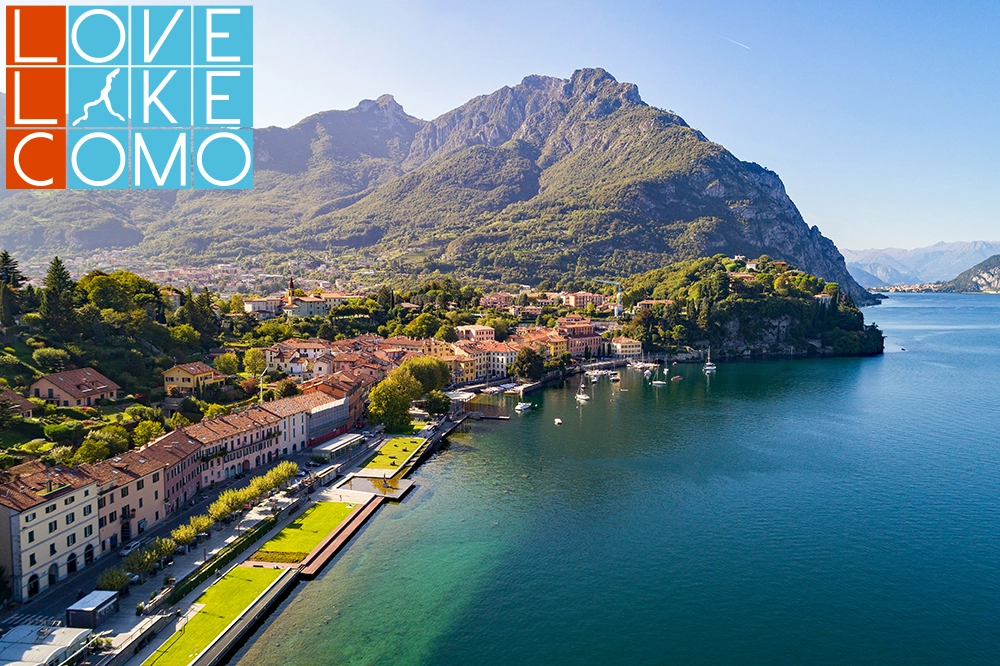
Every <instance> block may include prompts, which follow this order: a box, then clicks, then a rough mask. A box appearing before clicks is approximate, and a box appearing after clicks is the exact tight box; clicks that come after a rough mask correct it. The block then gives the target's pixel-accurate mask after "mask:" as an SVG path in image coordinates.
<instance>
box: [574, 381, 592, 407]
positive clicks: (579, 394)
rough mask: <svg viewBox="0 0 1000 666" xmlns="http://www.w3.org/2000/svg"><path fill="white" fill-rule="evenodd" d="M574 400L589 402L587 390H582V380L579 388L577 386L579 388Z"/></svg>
mask: <svg viewBox="0 0 1000 666" xmlns="http://www.w3.org/2000/svg"><path fill="white" fill-rule="evenodd" d="M576 401H577V402H590V396H589V395H587V392H586V391H584V390H583V382H582V381H581V382H580V388H579V390H577V392H576Z"/></svg>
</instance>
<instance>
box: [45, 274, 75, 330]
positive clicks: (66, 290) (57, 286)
mask: <svg viewBox="0 0 1000 666" xmlns="http://www.w3.org/2000/svg"><path fill="white" fill-rule="evenodd" d="M43 284H44V285H45V290H44V291H43V292H42V305H41V308H40V309H39V314H40V315H41V316H42V325H43V326H44V327H45V328H46V329H48V330H50V331H52V332H54V333H56V334H58V335H60V336H62V337H64V338H71V337H73V335H74V334H75V332H76V310H74V309H73V290H74V289H76V284H75V283H74V282H73V278H71V277H70V275H69V271H68V270H66V266H65V265H64V264H63V262H62V260H61V259H59V257H55V258H54V259H53V260H52V263H50V264H49V270H48V272H47V273H46V274H45V281H44V283H43Z"/></svg>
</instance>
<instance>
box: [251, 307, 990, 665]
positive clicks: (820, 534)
mask: <svg viewBox="0 0 1000 666" xmlns="http://www.w3.org/2000/svg"><path fill="white" fill-rule="evenodd" d="M865 316H866V318H867V319H868V320H869V321H876V322H877V323H878V324H879V325H880V326H881V327H882V328H883V330H885V332H886V334H887V336H888V340H887V353H886V354H885V355H884V356H882V357H879V358H870V359H831V360H816V361H789V362H772V363H727V364H720V367H719V371H718V374H716V375H715V376H714V377H712V378H711V380H710V381H709V380H708V379H706V378H705V377H704V375H702V374H701V373H700V372H699V368H697V367H695V366H676V367H675V368H674V371H675V372H679V373H680V374H682V375H683V376H684V380H683V381H680V382H671V383H670V385H669V386H667V387H664V388H660V389H654V388H652V387H650V386H648V385H646V384H644V382H643V381H642V378H641V376H640V375H639V374H638V373H636V372H631V371H630V372H628V373H625V378H624V380H623V381H622V383H621V385H620V386H621V387H622V388H625V389H628V390H627V391H623V390H621V389H618V388H614V387H613V385H612V384H610V383H609V382H608V381H607V380H602V381H601V382H599V383H598V385H597V387H596V388H595V390H594V400H593V401H592V402H591V403H590V404H587V405H584V406H583V407H582V408H580V407H578V406H577V405H576V402H575V401H574V399H573V392H574V390H575V388H576V385H575V383H573V384H572V385H570V386H567V388H565V389H554V390H550V391H547V392H545V393H544V394H542V395H538V396H536V397H534V398H533V401H534V402H535V403H536V404H537V408H536V409H535V410H533V411H532V412H530V413H528V414H527V415H525V416H522V417H516V416H515V417H512V419H511V421H509V422H506V423H504V422H491V423H481V424H476V425H474V426H472V428H471V431H470V432H469V433H467V434H462V435H459V436H456V437H455V438H454V440H453V443H452V445H451V447H450V448H449V449H447V450H444V451H442V452H441V453H440V454H438V455H437V456H436V457H434V458H433V459H432V460H431V461H429V462H428V463H427V464H426V465H424V466H423V467H422V468H421V469H420V470H419V471H418V472H417V473H416V474H415V475H414V478H415V479H416V481H417V483H418V487H417V489H416V490H415V491H414V492H413V493H412V494H411V495H410V496H409V497H408V498H407V499H406V501H404V502H403V503H401V504H399V505H391V506H388V507H387V508H384V509H382V510H381V512H380V513H379V514H378V516H377V517H376V518H375V520H374V521H372V522H371V523H370V524H369V525H368V527H366V528H365V530H364V531H363V532H362V533H361V534H360V535H359V536H358V537H357V538H356V540H355V541H354V542H353V543H352V544H351V546H350V548H349V549H348V550H347V551H346V552H345V553H344V554H342V555H341V556H340V557H339V558H338V559H337V560H336V561H335V562H334V564H333V565H332V566H330V567H328V568H327V570H326V572H325V573H324V575H323V576H322V577H321V578H320V579H319V580H317V581H315V582H312V583H309V584H308V585H305V586H301V587H300V588H299V590H298V592H297V594H296V595H295V596H294V597H293V598H292V599H290V600H289V601H287V602H286V603H285V604H284V606H283V608H282V612H281V613H280V614H279V615H276V616H275V617H274V618H273V619H272V620H271V622H270V623H269V624H268V626H267V627H265V628H264V629H263V630H262V631H260V632H258V635H257V636H256V640H255V642H254V643H253V644H252V645H251V646H250V647H249V648H247V649H246V650H245V651H244V652H243V653H242V654H241V655H240V656H239V663H240V664H247V665H253V666H258V665H271V664H273V665H276V666H277V665H279V664H304V665H305V664H419V663H429V664H551V663H583V664H616V663H632V664H660V663H694V664H727V663H741V664H744V663H753V664H764V663H766V664H805V663H809V664H846V663H850V664H865V663H872V664H876V663H877V664H885V663H893V664H945V663H947V664H972V663H997V662H998V660H1000V652H998V648H1000V501H998V500H1000V441H998V440H1000V437H998V435H997V430H996V426H997V422H998V416H1000V393H998V391H997V381H998V377H1000V297H988V296H980V297H975V296H951V295H899V296H896V297H893V298H892V299H890V300H888V301H886V302H885V304H884V305H882V306H880V307H876V308H870V309H867V310H866V311H865ZM901 347H905V348H906V351H901V350H900V348H901ZM510 406H511V407H513V403H511V404H510ZM556 417H559V418H562V419H563V421H564V424H563V425H562V426H559V427H557V426H555V425H554V424H553V419H554V418H556Z"/></svg>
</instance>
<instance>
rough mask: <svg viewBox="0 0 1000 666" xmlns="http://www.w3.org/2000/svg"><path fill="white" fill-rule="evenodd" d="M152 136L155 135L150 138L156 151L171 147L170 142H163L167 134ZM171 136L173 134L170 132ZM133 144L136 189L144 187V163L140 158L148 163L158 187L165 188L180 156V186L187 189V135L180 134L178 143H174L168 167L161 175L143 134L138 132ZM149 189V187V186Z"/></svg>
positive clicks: (153, 133) (184, 133) (154, 133)
mask: <svg viewBox="0 0 1000 666" xmlns="http://www.w3.org/2000/svg"><path fill="white" fill-rule="evenodd" d="M150 134H152V135H155V136H151V137H150V142H151V143H152V144H153V147H154V149H155V148H157V147H164V146H167V145H169V140H168V141H163V140H162V139H163V138H165V137H164V135H165V134H168V133H167V132H151V133H150ZM169 134H173V132H170V133H169ZM133 143H134V144H135V160H134V161H133V163H134V164H135V166H134V167H133V168H134V170H135V187H142V163H141V161H140V158H144V159H145V161H146V166H148V167H149V170H150V171H151V172H152V174H153V180H155V181H156V185H157V187H163V186H164V185H165V184H166V182H167V177H168V176H169V175H170V170H171V169H173V167H174V162H175V161H178V159H177V157H178V155H179V156H180V160H179V166H178V170H179V171H180V186H181V187H187V176H188V166H187V157H188V151H187V133H186V132H178V133H177V141H176V142H174V147H173V149H172V150H171V151H170V157H169V159H167V164H166V166H164V167H163V172H162V173H161V172H160V171H159V170H158V169H157V168H156V164H155V163H154V161H153V156H152V155H151V154H150V152H149V148H148V146H147V145H146V139H145V137H144V136H143V133H142V132H136V133H135V135H134V138H133ZM147 187H148V185H147Z"/></svg>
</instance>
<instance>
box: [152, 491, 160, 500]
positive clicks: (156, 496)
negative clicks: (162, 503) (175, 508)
mask: <svg viewBox="0 0 1000 666" xmlns="http://www.w3.org/2000/svg"><path fill="white" fill-rule="evenodd" d="M153 499H155V500H158V499H160V491H159V490H154V491H153Z"/></svg>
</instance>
